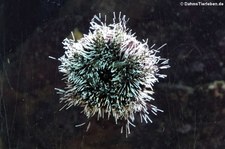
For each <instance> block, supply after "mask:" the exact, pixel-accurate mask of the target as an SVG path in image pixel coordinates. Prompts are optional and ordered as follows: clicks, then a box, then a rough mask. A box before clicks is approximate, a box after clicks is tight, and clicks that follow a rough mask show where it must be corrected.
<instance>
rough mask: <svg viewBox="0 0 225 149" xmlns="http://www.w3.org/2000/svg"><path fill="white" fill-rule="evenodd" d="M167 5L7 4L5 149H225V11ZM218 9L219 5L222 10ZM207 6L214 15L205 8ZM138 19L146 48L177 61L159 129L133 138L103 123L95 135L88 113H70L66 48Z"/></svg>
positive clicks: (0, 84) (161, 92)
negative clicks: (96, 25) (65, 97)
mask: <svg viewBox="0 0 225 149" xmlns="http://www.w3.org/2000/svg"><path fill="white" fill-rule="evenodd" d="M191 2H192V1H183V2H182V3H181V2H180V1H177V0H175V1H172V0H170V1H163V0H159V1H156V0H139V1H135V0H123V1H121V0H112V1H106V0H95V1H89V0H32V1H31V0H23V1H19V0H17V1H16V0H2V1H0V61H1V62H0V64H1V65H0V149H106V148H108V149H224V148H225V2H223V1H215V0H212V1H208V0H205V1H202V2H201V3H194V2H192V3H191ZM216 4H218V5H216ZM206 5H207V6H206ZM113 12H116V13H117V14H118V13H119V12H121V13H122V14H123V15H126V17H127V18H129V21H128V23H127V27H128V28H130V29H132V32H133V33H134V32H135V33H136V34H135V36H137V39H138V40H140V41H141V40H142V39H148V45H149V46H150V47H151V46H152V45H153V44H156V47H160V46H161V45H163V44H164V43H167V45H166V46H165V47H163V48H162V49H160V56H161V57H163V58H168V59H169V65H170V68H169V69H165V70H163V71H162V73H163V74H166V75H167V77H166V78H165V79H160V78H159V82H157V83H155V85H154V94H153V95H152V97H154V99H155V100H154V101H151V104H153V105H156V106H157V107H158V108H159V109H162V110H163V111H164V112H158V113H157V116H155V115H154V114H152V113H151V112H149V117H150V118H151V120H152V121H153V123H148V124H146V123H141V122H140V120H139V118H137V121H135V125H136V127H132V126H131V133H130V134H129V135H128V137H126V135H125V133H122V134H121V133H120V131H121V126H120V124H118V125H115V122H114V119H113V118H112V117H111V118H110V119H109V120H108V119H107V118H106V119H102V118H100V119H99V120H97V119H96V116H94V117H92V118H91V127H90V128H89V130H88V131H86V129H87V125H84V126H80V127H75V126H76V125H77V124H82V123H83V122H87V117H86V116H85V115H84V113H81V111H82V110H83V108H82V107H75V106H73V107H70V108H69V109H68V110H66V109H63V110H61V111H60V109H61V108H62V107H63V106H64V104H63V103H59V99H60V95H58V94H57V93H56V90H55V88H64V87H65V83H64V81H62V80H61V79H62V78H63V74H62V73H60V72H59V70H58V66H59V65H60V62H59V61H57V60H52V59H50V58H49V56H52V57H55V58H59V57H61V56H62V55H63V54H64V52H65V49H63V44H62V41H63V40H64V39H65V38H67V37H68V38H72V37H71V31H72V32H73V34H74V36H75V38H77V39H79V38H81V37H82V36H83V34H88V31H89V26H90V21H91V19H92V18H93V16H94V15H96V14H99V13H101V14H102V15H107V20H108V21H109V22H110V21H111V20H112V19H113Z"/></svg>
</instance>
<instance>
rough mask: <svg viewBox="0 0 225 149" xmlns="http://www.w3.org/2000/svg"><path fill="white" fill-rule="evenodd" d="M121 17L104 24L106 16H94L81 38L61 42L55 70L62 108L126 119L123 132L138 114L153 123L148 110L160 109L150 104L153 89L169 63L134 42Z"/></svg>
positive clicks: (125, 20) (86, 113)
mask: <svg viewBox="0 0 225 149" xmlns="http://www.w3.org/2000/svg"><path fill="white" fill-rule="evenodd" d="M127 21H128V20H127V19H126V17H125V15H123V16H121V13H119V16H118V17H116V15H115V13H114V18H113V22H112V23H111V24H108V25H107V24H106V16H105V17H103V18H102V17H101V14H99V15H98V16H94V18H93V19H92V20H91V22H90V30H89V33H88V34H87V35H84V36H83V38H81V39H79V40H78V41H75V39H74V38H73V39H65V40H64V41H63V45H64V49H65V54H64V55H63V56H62V57H60V58H59V61H60V62H61V64H60V66H59V71H60V72H62V73H63V74H64V76H65V77H64V78H63V80H64V81H65V83H66V87H65V88H64V89H57V90H58V93H59V94H61V98H60V100H61V102H64V103H65V106H64V107H67V108H70V107H72V106H80V107H83V113H84V114H85V115H86V116H87V118H91V117H93V116H95V115H96V116H97V118H98V119H99V118H108V119H109V118H110V117H113V118H114V119H115V123H116V124H117V122H118V121H125V122H126V124H125V127H123V126H122V128H121V131H122V132H123V129H124V130H125V132H126V134H129V133H130V125H132V126H135V125H134V124H133V123H134V121H135V118H136V115H139V117H140V119H141V122H143V121H144V122H146V123H148V122H152V121H151V119H150V117H149V112H151V113H153V114H155V115H156V113H157V112H158V111H162V110H160V109H158V108H157V107H156V106H154V105H152V104H151V103H150V101H151V100H153V97H152V94H153V85H154V83H156V82H158V78H165V77H166V75H164V74H160V73H159V71H160V69H167V68H169V65H168V59H165V58H161V57H160V56H158V53H159V49H160V48H161V47H163V46H164V45H163V46H161V47H160V48H158V49H154V45H153V46H151V47H149V46H148V44H147V41H144V40H143V41H138V40H137V39H136V37H135V35H134V34H133V33H132V32H131V30H129V29H128V28H127V27H126V24H127Z"/></svg>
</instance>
